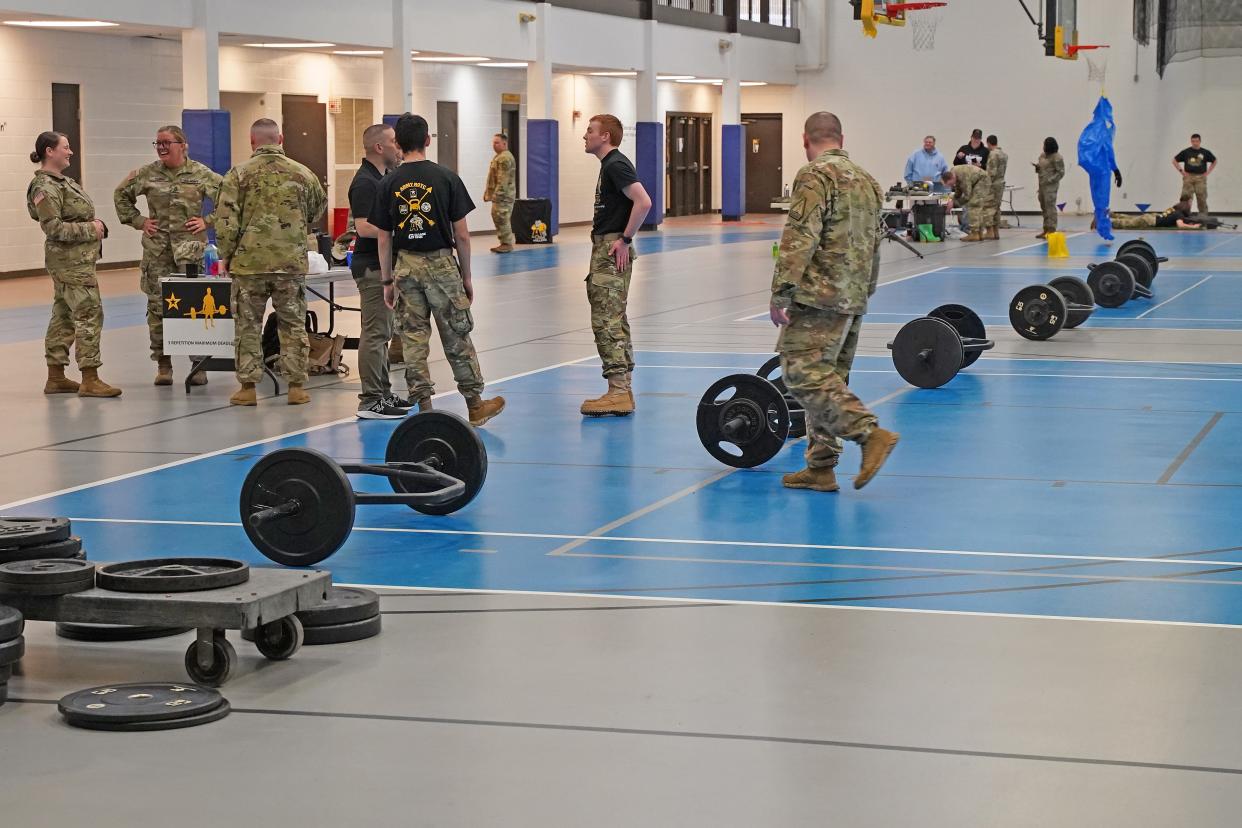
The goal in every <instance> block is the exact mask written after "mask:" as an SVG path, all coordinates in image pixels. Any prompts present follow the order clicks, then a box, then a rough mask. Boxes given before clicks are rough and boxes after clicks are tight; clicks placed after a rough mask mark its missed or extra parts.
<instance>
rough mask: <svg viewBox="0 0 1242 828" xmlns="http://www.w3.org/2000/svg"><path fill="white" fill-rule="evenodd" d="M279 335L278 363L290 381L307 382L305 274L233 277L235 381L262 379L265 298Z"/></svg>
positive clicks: (300, 383)
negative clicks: (268, 301)
mask: <svg viewBox="0 0 1242 828" xmlns="http://www.w3.org/2000/svg"><path fill="white" fill-rule="evenodd" d="M269 297H270V298H271V300H272V312H273V313H275V314H276V332H277V333H278V334H279V335H280V365H281V369H282V372H283V373H284V375H285V380H286V381H288V382H289V383H290V384H292V385H303V384H304V383H305V382H306V362H307V356H308V355H309V353H310V343H309V340H308V339H307V336H306V277H305V276H290V275H289V274H287V273H270V274H262V275H257V276H234V277H233V321H234V325H235V326H236V329H235V338H234V350H235V352H236V357H235V359H236V366H235V367H236V370H237V381H238V382H258V381H259V380H261V379H263V312H264V310H266V309H267V300H268V298H269Z"/></svg>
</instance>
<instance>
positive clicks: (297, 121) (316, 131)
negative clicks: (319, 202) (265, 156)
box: [280, 95, 328, 231]
mask: <svg viewBox="0 0 1242 828" xmlns="http://www.w3.org/2000/svg"><path fill="white" fill-rule="evenodd" d="M280 115H281V120H282V121H283V122H284V123H283V124H282V125H281V131H282V132H283V133H284V135H285V154H286V155H288V156H289V157H290V158H292V159H293V160H294V161H298V162H300V163H302V164H305V165H306V166H307V167H308V168H309V169H310V171H311V172H313V173H314V174H315V177H316V178H318V179H319V183H320V184H322V185H323V187H324V189H325V190H326V189H327V188H328V106H327V104H321V103H319V101H318V99H317V98H316V97H315V96H314V95H282V96H281V99H280ZM317 226H318V227H319V229H321V230H325V231H326V230H327V229H328V217H327V216H326V215H325V216H324V217H323V220H322V221H321V222H320V223H319V225H317Z"/></svg>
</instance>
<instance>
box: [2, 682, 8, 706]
mask: <svg viewBox="0 0 1242 828" xmlns="http://www.w3.org/2000/svg"><path fill="white" fill-rule="evenodd" d="M8 700H9V683H8V682H7V681H0V704H4V703H5V702H6V701H8Z"/></svg>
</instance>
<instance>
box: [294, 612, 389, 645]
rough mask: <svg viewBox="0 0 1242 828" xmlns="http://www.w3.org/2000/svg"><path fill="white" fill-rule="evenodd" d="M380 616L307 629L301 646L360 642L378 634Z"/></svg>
mask: <svg viewBox="0 0 1242 828" xmlns="http://www.w3.org/2000/svg"><path fill="white" fill-rule="evenodd" d="M382 618H383V617H382V616H379V615H376V616H373V617H371V618H364V619H362V620H361V621H351V622H350V623H348V624H331V625H328V626H325V627H307V628H306V637H305V638H304V639H303V640H302V643H303V644H344V643H346V642H348V641H361V640H362V639H364V638H372V637H373V636H377V635H379V634H380V628H381V626H382V625H383V620H382Z"/></svg>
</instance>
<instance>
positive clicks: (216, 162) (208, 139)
mask: <svg viewBox="0 0 1242 828" xmlns="http://www.w3.org/2000/svg"><path fill="white" fill-rule="evenodd" d="M181 128H182V129H184V130H185V137H186V139H187V140H188V141H189V142H190V157H191V158H192V159H194V160H195V161H198V162H199V163H201V164H206V165H207V166H209V167H211V168H212V169H213V170H215V171H216V172H218V173H220V175H224V174H225V173H226V172H228V171H229V167H231V166H233V155H232V139H231V138H230V136H229V113H228V111H227V110H224V109H183V110H181Z"/></svg>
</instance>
